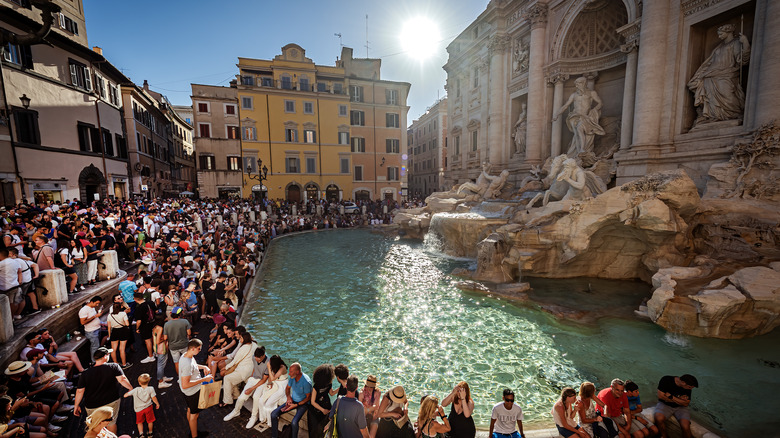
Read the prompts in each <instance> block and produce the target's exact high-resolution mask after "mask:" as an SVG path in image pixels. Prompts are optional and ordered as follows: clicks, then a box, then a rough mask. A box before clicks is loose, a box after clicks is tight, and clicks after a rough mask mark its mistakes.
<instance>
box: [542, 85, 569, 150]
mask: <svg viewBox="0 0 780 438" xmlns="http://www.w3.org/2000/svg"><path fill="white" fill-rule="evenodd" d="M568 79H569V75H567V74H565V73H560V72H556V73H552V74H550V77H548V78H547V82H548V83H550V84H552V85H553V86H554V87H555V88H554V89H553V108H552V115H551V117H555V113H556V112H557V111H558V110H559V109H560V108H561V106H562V105H563V84H564V83H565V82H566V81H567V80H568ZM565 117H566V115H565V114H561V116H560V117H558V120H555V121H553V122H552V134H551V138H550V144H551V145H550V156H551V157H557V156H558V155H560V154H561V135H562V132H561V129H563V120H564V118H565Z"/></svg>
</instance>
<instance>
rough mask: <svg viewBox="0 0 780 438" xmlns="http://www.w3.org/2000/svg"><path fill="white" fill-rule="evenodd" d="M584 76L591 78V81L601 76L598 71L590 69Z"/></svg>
mask: <svg viewBox="0 0 780 438" xmlns="http://www.w3.org/2000/svg"><path fill="white" fill-rule="evenodd" d="M582 76H583V77H584V78H585V79H587V80H589V81H595V80H596V79H597V78H598V77H599V72H597V71H589V72H586V73H583V74H582Z"/></svg>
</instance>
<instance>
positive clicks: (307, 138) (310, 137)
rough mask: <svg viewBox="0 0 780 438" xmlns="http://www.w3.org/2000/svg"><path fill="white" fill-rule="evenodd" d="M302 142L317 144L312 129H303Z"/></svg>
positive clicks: (315, 134)
mask: <svg viewBox="0 0 780 438" xmlns="http://www.w3.org/2000/svg"><path fill="white" fill-rule="evenodd" d="M303 142H304V143H316V142H317V133H316V132H314V130H313V129H304V130H303Z"/></svg>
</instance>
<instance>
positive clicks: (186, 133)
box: [172, 105, 198, 193]
mask: <svg viewBox="0 0 780 438" xmlns="http://www.w3.org/2000/svg"><path fill="white" fill-rule="evenodd" d="M172 108H173V114H175V115H176V116H175V119H174V125H175V126H174V131H173V139H174V140H173V141H174V149H175V150H176V154H175V157H176V162H175V167H174V177H175V178H176V179H178V180H179V181H180V186H181V190H182V191H189V192H193V193H194V192H195V189H196V188H197V186H198V168H197V166H196V163H195V143H194V142H195V138H194V137H195V130H193V129H192V107H191V106H185V105H173V106H172Z"/></svg>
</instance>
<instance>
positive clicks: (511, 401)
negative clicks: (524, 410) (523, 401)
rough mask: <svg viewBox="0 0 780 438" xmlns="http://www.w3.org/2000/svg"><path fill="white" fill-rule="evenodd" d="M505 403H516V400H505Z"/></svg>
mask: <svg viewBox="0 0 780 438" xmlns="http://www.w3.org/2000/svg"><path fill="white" fill-rule="evenodd" d="M504 401H505V402H507V403H514V402H515V399H513V398H505V399H504Z"/></svg>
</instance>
